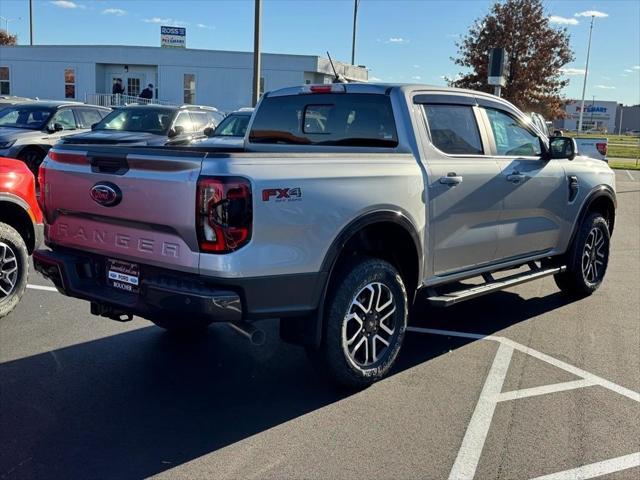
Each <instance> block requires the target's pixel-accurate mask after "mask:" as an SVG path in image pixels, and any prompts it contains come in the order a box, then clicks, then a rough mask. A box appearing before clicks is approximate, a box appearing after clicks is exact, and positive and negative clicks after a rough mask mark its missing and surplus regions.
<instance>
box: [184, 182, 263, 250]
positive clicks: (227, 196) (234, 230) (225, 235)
mask: <svg viewBox="0 0 640 480" xmlns="http://www.w3.org/2000/svg"><path fill="white" fill-rule="evenodd" d="M196 217H197V218H196V221H197V225H198V241H199V243H200V251H202V252H210V253H228V252H233V251H234V250H237V249H239V248H240V247H242V246H243V245H246V244H247V243H248V242H249V240H250V239H251V228H252V223H253V205H252V196H251V184H250V183H249V180H247V179H246V178H241V177H201V178H200V179H199V180H198V193H197V198H196Z"/></svg>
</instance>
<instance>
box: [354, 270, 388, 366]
mask: <svg viewBox="0 0 640 480" xmlns="http://www.w3.org/2000/svg"><path fill="white" fill-rule="evenodd" d="M395 311H396V301H395V298H394V296H393V293H392V292H391V290H390V289H389V287H387V286H386V285H385V284H383V283H379V282H374V283H369V284H368V285H367V286H365V287H364V288H363V289H362V290H360V291H359V292H358V293H357V294H356V296H355V297H354V299H353V301H352V302H351V305H350V306H349V310H348V312H347V315H346V316H345V318H344V322H343V323H342V348H343V350H344V353H345V355H346V356H347V358H348V359H349V361H350V362H351V363H352V364H353V365H354V366H356V367H357V368H365V367H366V368H368V367H371V366H372V365H374V364H376V363H379V362H381V361H382V360H383V359H384V358H385V356H386V354H387V353H388V351H389V350H390V348H391V347H392V345H393V343H394V342H395V337H396V330H397V325H396V318H395V316H394V315H393V314H394V313H395Z"/></svg>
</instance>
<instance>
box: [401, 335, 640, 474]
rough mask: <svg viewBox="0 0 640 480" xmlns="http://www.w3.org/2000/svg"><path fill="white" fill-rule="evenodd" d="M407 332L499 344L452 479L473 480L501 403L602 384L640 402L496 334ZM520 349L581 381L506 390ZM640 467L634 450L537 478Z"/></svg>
mask: <svg viewBox="0 0 640 480" xmlns="http://www.w3.org/2000/svg"><path fill="white" fill-rule="evenodd" d="M407 331H410V332H417V333H426V334H431V335H441V336H447V337H460V338H472V339H476V340H484V341H493V342H497V343H498V351H497V352H496V355H495V357H494V359H493V363H492V365H491V368H490V370H489V373H488V375H487V378H486V380H485V383H484V386H483V387H482V391H481V392H480V397H479V398H478V402H477V404H476V408H475V410H474V412H473V414H472V416H471V421H470V422H469V425H468V427H467V431H466V432H465V435H464V438H463V440H462V445H461V446H460V450H458V455H457V457H456V460H455V463H454V465H453V467H452V468H451V472H450V473H449V479H450V480H463V479H468V480H470V479H473V478H474V476H475V473H476V469H477V467H478V462H479V461H480V457H481V455H482V450H483V448H484V443H485V441H486V439H487V435H488V433H489V429H490V427H491V421H492V419H493V414H494V412H495V409H496V406H497V405H498V403H500V402H507V401H514V400H518V399H522V398H529V397H535V396H541V395H548V394H550V393H555V392H563V391H569V390H576V389H579V388H586V387H591V386H594V385H598V386H600V387H603V388H606V389H607V390H610V391H612V392H614V393H617V394H619V395H622V396H624V397H627V398H629V399H631V400H634V401H636V402H639V403H640V393H638V392H635V391H633V390H630V389H628V388H625V387H623V386H621V385H618V384H616V383H613V382H611V381H609V380H606V379H604V378H602V377H599V376H597V375H594V374H592V373H590V372H587V371H585V370H582V369H581V368H578V367H575V366H573V365H570V364H568V363H566V362H563V361H561V360H558V359H557V358H554V357H551V356H550V355H547V354H545V353H542V352H539V351H537V350H534V349H532V348H530V347H527V346H525V345H522V344H520V343H518V342H514V341H513V340H510V339H508V338H505V337H500V336H496V335H480V334H477V333H465V332H456V331H452V330H439V329H432V328H420V327H408V328H407ZM514 350H518V351H520V352H522V353H524V354H526V355H530V356H532V357H534V358H536V359H538V360H542V361H543V362H546V363H548V364H550V365H553V366H554V367H557V368H560V369H562V370H564V371H566V372H569V373H571V374H573V375H575V376H577V377H580V379H579V380H572V381H568V382H561V383H554V384H550V385H542V386H539V387H533V388H525V389H521V390H513V391H509V392H502V386H503V384H504V380H505V376H506V374H507V371H508V369H509V364H510V363H511V357H512V355H513V351H514ZM637 466H640V452H635V453H631V454H629V455H624V456H622V457H618V458H613V459H610V460H605V461H602V462H597V463H593V464H590V465H584V466H581V467H578V468H575V469H570V470H565V471H561V472H556V473H553V474H550V475H545V476H542V477H537V478H536V479H534V480H550V479H558V480H562V479H575V478H580V479H588V478H595V477H598V476H601V475H604V474H608V473H614V472H618V471H621V470H626V469H629V468H633V467H637Z"/></svg>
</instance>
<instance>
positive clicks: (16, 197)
mask: <svg viewBox="0 0 640 480" xmlns="http://www.w3.org/2000/svg"><path fill="white" fill-rule="evenodd" d="M41 239H42V213H41V212H40V208H38V203H37V201H36V183H35V179H34V177H33V174H32V173H31V172H30V171H29V168H28V167H27V166H26V165H25V164H24V163H23V162H21V161H20V160H13V159H11V158H3V157H0V318H2V317H5V316H6V315H8V314H9V313H11V312H12V311H13V309H14V308H15V307H16V306H17V305H18V303H19V302H20V299H21V298H22V295H23V294H24V290H25V288H27V276H28V274H29V255H30V254H31V253H33V251H34V250H35V249H36V248H37V247H38V245H39V243H40V241H41Z"/></svg>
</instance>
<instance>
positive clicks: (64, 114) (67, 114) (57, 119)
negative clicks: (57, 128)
mask: <svg viewBox="0 0 640 480" xmlns="http://www.w3.org/2000/svg"><path fill="white" fill-rule="evenodd" d="M56 123H59V124H60V125H62V129H63V130H75V129H76V119H75V117H74V116H73V112H72V111H71V109H69V108H65V109H64V110H58V111H57V112H56V114H55V115H54V116H53V120H52V121H51V124H50V125H55V124H56Z"/></svg>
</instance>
